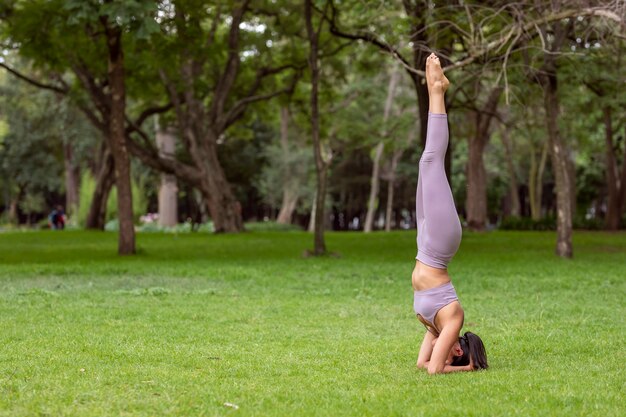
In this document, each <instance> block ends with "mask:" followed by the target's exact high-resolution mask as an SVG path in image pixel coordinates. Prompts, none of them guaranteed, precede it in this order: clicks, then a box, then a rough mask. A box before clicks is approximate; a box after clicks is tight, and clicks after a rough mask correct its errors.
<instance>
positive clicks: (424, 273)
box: [411, 260, 450, 291]
mask: <svg viewBox="0 0 626 417" xmlns="http://www.w3.org/2000/svg"><path fill="white" fill-rule="evenodd" d="M411 278H412V282H413V289H414V290H415V291H423V290H427V289H430V288H435V287H438V286H440V285H443V284H447V283H448V282H450V275H448V270H447V269H441V268H433V267H432V266H429V265H426V264H423V263H421V262H420V261H417V260H416V261H415V268H414V269H413V274H412V276H411Z"/></svg>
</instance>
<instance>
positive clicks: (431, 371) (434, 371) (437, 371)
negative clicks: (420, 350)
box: [428, 364, 444, 375]
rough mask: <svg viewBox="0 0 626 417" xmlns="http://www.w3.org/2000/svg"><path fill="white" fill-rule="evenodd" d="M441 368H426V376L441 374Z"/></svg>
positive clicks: (432, 366) (430, 366) (431, 365)
mask: <svg viewBox="0 0 626 417" xmlns="http://www.w3.org/2000/svg"><path fill="white" fill-rule="evenodd" d="M443 368H444V366H435V365H433V364H430V365H429V366H428V375H436V374H442V373H443Z"/></svg>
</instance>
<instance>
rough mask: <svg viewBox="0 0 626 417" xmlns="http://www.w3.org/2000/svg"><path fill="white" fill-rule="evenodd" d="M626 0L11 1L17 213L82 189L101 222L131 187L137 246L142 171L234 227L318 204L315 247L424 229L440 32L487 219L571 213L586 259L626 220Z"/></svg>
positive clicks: (9, 190)
mask: <svg viewBox="0 0 626 417" xmlns="http://www.w3.org/2000/svg"><path fill="white" fill-rule="evenodd" d="M624 13H625V10H624V7H623V5H620V2H615V1H604V2H592V3H589V2H586V1H567V2H565V1H561V2H549V3H547V2H530V1H528V2H524V1H522V2H513V3H512V2H499V1H494V2H465V1H464V2H449V3H442V4H441V5H439V4H433V3H431V2H424V1H415V0H406V1H402V2H400V1H393V2H383V3H380V2H375V3H374V2H363V1H342V2H336V1H331V0H324V1H312V0H302V1H288V0H281V1H270V0H267V1H263V0H256V1H250V0H231V1H220V0H213V1H202V0H166V1H148V0H105V1H96V0H46V1H44V0H33V1H29V2H21V1H4V2H2V3H1V4H0V42H1V43H2V57H1V59H0V66H1V67H3V68H4V69H5V77H4V82H3V87H2V108H1V110H0V118H1V119H2V121H3V122H1V123H0V136H2V137H3V148H2V151H1V158H2V170H3V177H4V179H3V189H4V195H5V198H4V206H5V207H4V208H5V212H6V213H7V214H6V215H7V217H9V218H13V219H15V218H17V217H18V216H19V212H20V211H21V212H22V213H30V212H36V211H37V210H36V208H37V207H41V206H43V205H44V204H43V203H42V199H44V200H45V199H48V200H53V199H55V198H58V195H59V193H61V192H62V191H63V190H64V194H65V196H66V206H67V209H68V211H70V212H77V211H79V210H82V211H83V213H84V223H85V226H86V227H88V228H96V229H98V228H103V227H104V224H105V222H106V218H107V215H106V212H107V209H109V210H110V208H111V207H108V206H109V205H110V204H108V201H109V195H110V194H111V190H112V189H113V188H114V187H115V190H116V199H115V201H116V217H117V218H118V219H119V230H120V241H119V252H120V253H122V254H128V253H133V252H134V250H135V245H134V223H135V221H136V217H137V213H138V211H137V209H136V208H135V210H134V208H133V188H135V190H138V189H141V188H142V187H137V186H136V185H135V186H133V183H135V184H137V183H139V182H141V179H142V178H144V179H145V178H148V179H149V180H147V181H144V182H143V184H144V187H143V189H144V190H145V189H146V188H150V187H147V185H146V184H151V183H155V182H157V181H160V182H161V185H160V191H159V195H158V196H157V195H156V194H153V195H152V197H151V198H150V196H148V197H147V199H148V200H152V201H153V202H154V201H156V200H158V201H159V205H160V206H161V205H162V207H163V210H164V213H163V217H164V218H165V217H167V218H170V219H171V218H173V219H174V221H176V220H178V218H179V216H181V215H180V214H178V213H176V211H175V210H173V209H172V207H171V205H172V201H173V202H174V206H176V207H178V206H179V205H180V206H182V209H183V210H182V212H181V213H184V215H189V216H193V217H194V218H199V219H206V218H210V220H211V222H212V224H213V228H214V230H215V231H216V232H239V231H242V230H243V221H244V219H245V220H248V219H250V218H257V219H258V218H260V217H275V218H276V219H277V220H278V221H280V222H283V223H289V222H292V221H297V222H302V223H303V224H309V223H310V229H311V230H313V231H315V240H314V250H313V252H314V253H316V254H322V253H324V252H325V251H326V247H325V243H324V230H326V229H328V228H331V227H332V228H351V227H352V228H358V229H363V230H365V231H369V230H373V229H375V228H377V227H384V228H385V229H387V230H389V229H390V228H392V227H412V225H413V219H412V216H413V205H414V191H415V181H416V178H417V160H418V158H419V154H420V152H421V149H422V148H423V144H424V141H425V135H426V123H425V121H426V119H427V112H428V96H427V91H426V87H425V83H424V79H423V75H424V73H423V71H422V69H423V67H424V60H425V58H426V56H428V54H429V53H430V52H431V51H435V52H436V53H438V55H439V56H440V57H441V59H442V62H443V63H444V65H445V70H446V73H447V75H448V77H449V78H450V79H451V81H452V84H453V86H452V88H451V89H450V90H449V93H448V97H447V99H448V103H447V107H448V109H449V114H450V117H449V119H450V123H451V140H450V146H451V148H450V149H449V150H448V161H447V170H448V174H449V176H450V180H451V184H452V185H453V189H454V193H455V197H456V201H457V206H458V208H459V210H460V211H461V215H462V216H463V218H464V220H465V222H466V224H467V226H468V227H469V228H471V229H475V230H484V229H485V228H487V227H488V226H489V225H490V224H499V223H500V222H501V221H502V220H503V219H505V218H509V220H508V223H507V224H508V225H509V226H510V225H511V224H515V220H514V219H516V218H518V217H520V216H526V217H531V218H532V219H533V221H534V222H535V223H531V224H542V222H545V219H546V217H547V218H548V219H549V218H550V216H554V224H555V227H556V230H557V232H558V233H557V235H558V238H557V245H556V253H557V254H558V255H560V256H565V257H570V256H572V254H573V249H572V243H571V234H572V227H573V224H574V222H575V221H577V222H578V224H582V223H584V220H593V221H597V220H598V219H601V221H602V222H603V224H602V226H603V227H606V228H607V229H611V230H615V229H617V228H619V227H620V226H621V225H623V217H624V210H625V209H626V145H625V143H624V142H625V138H624V136H625V135H624V129H625V128H626V119H625V117H624V114H625V113H624V111H623V110H624V106H625V103H626V101H625V100H624V95H623V94H624V93H623V86H624V82H625V80H624V75H623V74H624V73H623V71H621V65H622V60H623V52H624V34H625V33H626V30H625V25H624V17H625V16H624ZM620 87H622V88H620ZM44 91H45V93H44ZM59 161H61V162H62V164H63V165H62V168H60V165H59ZM81 172H82V175H81ZM85 173H90V174H89V175H90V177H91V178H92V179H93V187H92V188H93V192H92V193H91V194H92V195H91V199H90V201H89V202H88V203H87V202H86V201H85V202H81V200H84V199H81V198H80V192H79V185H78V184H80V182H81V181H80V178H81V176H83V177H84V176H85ZM63 178H64V181H63V182H62V181H61V179H63ZM153 188H155V187H153ZM55 193H56V194H55ZM151 193H154V192H153V191H151ZM172 193H173V194H172ZM134 194H137V191H135V192H134ZM172 195H173V196H174V197H172ZM55 196H56V197H55ZM181 198H182V200H181ZM135 200H137V196H136V195H135ZM168 201H169V202H170V205H169V206H168V205H167V202H168ZM177 203H178V204H177ZM81 204H84V205H88V206H89V207H88V209H86V208H85V207H80V205H81ZM135 204H137V203H136V202H135ZM144 205H145V204H144ZM166 207H169V209H165V208H166ZM144 208H145V207H144ZM511 218H512V219H513V220H511ZM542 219H544V220H542ZM531 228H532V227H531Z"/></svg>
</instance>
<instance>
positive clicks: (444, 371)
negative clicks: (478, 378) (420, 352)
mask: <svg viewBox="0 0 626 417" xmlns="http://www.w3.org/2000/svg"><path fill="white" fill-rule="evenodd" d="M429 364H430V361H428V362H425V363H424V365H423V366H422V368H425V369H428V365H429ZM469 371H473V369H472V366H471V365H464V366H452V365H444V366H443V369H441V371H438V372H432V373H433V374H449V373H451V372H469Z"/></svg>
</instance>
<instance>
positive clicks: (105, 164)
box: [85, 145, 115, 230]
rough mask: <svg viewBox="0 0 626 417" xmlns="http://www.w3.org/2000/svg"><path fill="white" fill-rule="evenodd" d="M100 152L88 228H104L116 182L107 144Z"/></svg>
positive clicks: (88, 216) (86, 223) (87, 223)
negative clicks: (110, 197) (108, 203)
mask: <svg viewBox="0 0 626 417" xmlns="http://www.w3.org/2000/svg"><path fill="white" fill-rule="evenodd" d="M100 153H101V155H100V163H99V166H98V167H97V171H96V178H95V181H96V188H95V190H94V192H93V196H92V197H91V205H90V206H89V213H88V214H87V219H86V221H85V228H86V229H97V230H104V223H105V220H106V211H107V201H108V199H109V194H110V193H111V188H113V184H115V177H114V165H115V163H114V161H113V156H112V155H111V152H110V151H109V149H108V147H107V146H105V145H103V146H102V147H101V151H100Z"/></svg>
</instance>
